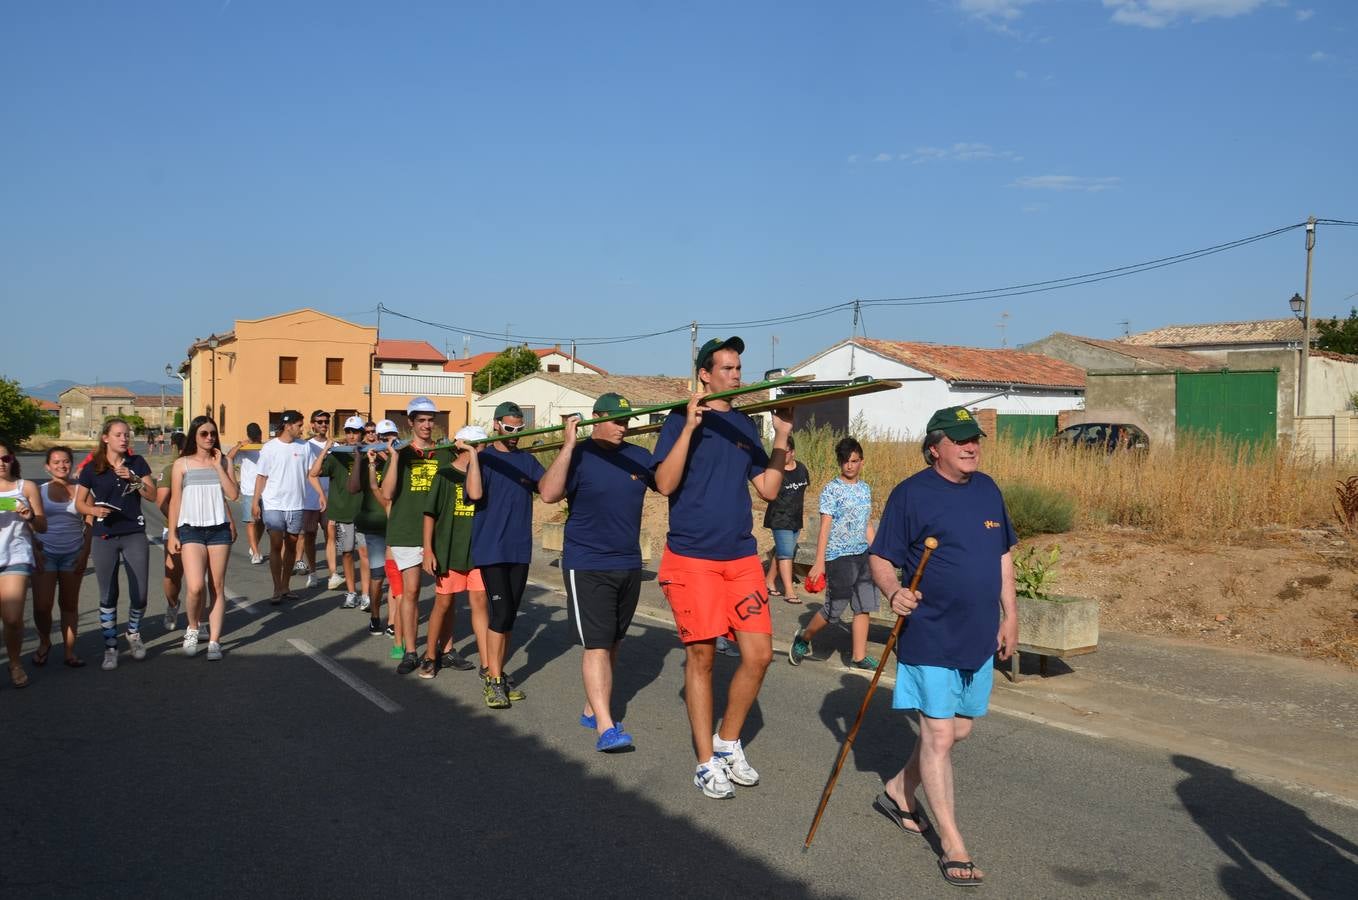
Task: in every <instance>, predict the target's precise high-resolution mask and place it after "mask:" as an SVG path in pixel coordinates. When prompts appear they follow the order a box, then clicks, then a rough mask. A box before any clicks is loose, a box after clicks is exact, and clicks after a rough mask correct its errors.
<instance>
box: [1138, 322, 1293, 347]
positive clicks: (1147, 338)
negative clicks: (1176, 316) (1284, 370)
mask: <svg viewBox="0 0 1358 900" xmlns="http://www.w3.org/2000/svg"><path fill="white" fill-rule="evenodd" d="M1122 342H1123V343H1127V344H1139V345H1141V346H1149V347H1200V346H1203V345H1214V344H1288V343H1292V344H1300V342H1301V322H1300V321H1299V320H1298V319H1296V318H1288V319H1262V320H1260V321H1256V322H1213V323H1209V324H1206V325H1166V326H1165V327H1164V328H1155V329H1152V330H1151V331H1143V332H1140V333H1139V334H1133V335H1128V336H1127V337H1125V338H1123V339H1122Z"/></svg>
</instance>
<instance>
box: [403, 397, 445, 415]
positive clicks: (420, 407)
mask: <svg viewBox="0 0 1358 900" xmlns="http://www.w3.org/2000/svg"><path fill="white" fill-rule="evenodd" d="M438 411H439V408H438V407H437V406H435V405H434V401H433V400H430V399H429V398H428V397H416V398H415V399H414V400H411V401H410V403H408V404H407V405H406V415H408V416H413V415H415V413H436V412H438Z"/></svg>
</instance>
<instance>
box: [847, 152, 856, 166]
mask: <svg viewBox="0 0 1358 900" xmlns="http://www.w3.org/2000/svg"><path fill="white" fill-rule="evenodd" d="M856 162H858V154H857V153H850V154H849V164H850V165H852V164H853V163H856Z"/></svg>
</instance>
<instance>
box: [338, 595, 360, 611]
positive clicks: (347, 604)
mask: <svg viewBox="0 0 1358 900" xmlns="http://www.w3.org/2000/svg"><path fill="white" fill-rule="evenodd" d="M356 606H358V599H357V598H356V597H355V596H354V592H353V591H349V592H348V593H346V594H345V595H344V602H343V603H341V604H340V609H353V608H354V607H356Z"/></svg>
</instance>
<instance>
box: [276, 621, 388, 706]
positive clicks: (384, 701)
mask: <svg viewBox="0 0 1358 900" xmlns="http://www.w3.org/2000/svg"><path fill="white" fill-rule="evenodd" d="M288 643H289V644H292V646H294V647H296V648H297V649H298V650H301V651H302V652H303V653H305V654H306V655H307V656H309V657H311V658H312V660H314V661H315V662H316V663H317V664H318V665H320V667H321V668H322V669H325V670H326V671H327V672H329V673H330V674H331V675H334V676H335V677H336V678H338V679H339V680H340V681H343V682H344V683H345V684H347V685H349V687H351V688H353V689H354V690H356V691H358V692H359V693H360V694H362V695H363V696H364V697H365V698H367V699H368V700H369V701H370V702H371V703H372V704H373V705H375V706H376V707H377V708H378V709H380V710H382V711H383V712H387V713H398V712H400V711H401V704H399V703H397V702H396V701H395V700H393V699H391V698H390V697H388V696H387V695H386V694H384V693H382V692H381V691H379V690H378V689H377V688H375V687H373V686H372V685H370V684H368V683H367V682H366V681H364V680H363V679H362V678H359V677H358V676H357V675H355V674H353V673H352V672H350V671H349V670H348V669H346V668H344V667H343V666H341V665H340V664H339V663H337V662H335V661H334V660H333V659H331V658H330V657H328V656H326V655H325V654H324V653H322V652H321V651H319V650H317V649H316V648H315V647H313V646H312V645H311V644H309V643H307V642H306V641H303V640H298V639H297V638H288Z"/></svg>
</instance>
